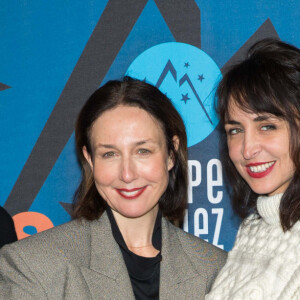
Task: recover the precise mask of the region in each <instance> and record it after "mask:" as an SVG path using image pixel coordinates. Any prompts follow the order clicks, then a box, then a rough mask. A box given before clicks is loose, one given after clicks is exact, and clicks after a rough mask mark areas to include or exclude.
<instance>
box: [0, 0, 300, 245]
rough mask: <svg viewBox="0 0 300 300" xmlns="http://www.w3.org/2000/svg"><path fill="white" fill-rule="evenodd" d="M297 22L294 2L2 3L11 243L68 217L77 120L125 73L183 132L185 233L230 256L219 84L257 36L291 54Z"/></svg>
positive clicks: (1, 196)
mask: <svg viewBox="0 0 300 300" xmlns="http://www.w3.org/2000/svg"><path fill="white" fill-rule="evenodd" d="M299 27H300V2H299V1H296V0H295V1H292V0H277V1H273V0H269V1H266V0H248V1H240V0H231V1H223V0H214V1H202V0H109V1H108V0H85V1H80V0H72V1H60V0H53V1H43V0H30V1H29V0H20V1H2V3H1V7H0V28H1V31H0V35H1V39H0V40H1V47H0V59H1V63H0V108H1V109H0V130H1V140H0V147H1V156H0V166H1V167H0V178H1V181H0V205H2V206H4V207H5V208H6V209H7V210H8V212H9V213H10V214H11V215H12V216H13V218H14V221H15V224H16V229H17V234H18V237H19V238H24V237H26V236H28V235H32V234H35V233H36V232H40V231H42V230H45V229H48V228H51V227H53V226H57V225H60V224H62V223H65V222H67V221H69V220H70V212H71V203H72V199H73V195H74V192H75V190H76V187H77V185H78V183H79V181H80V169H79V166H78V163H77V160H76V155H75V147H74V123H75V119H76V116H77V114H78V112H79V110H80V108H81V107H82V105H83V103H84V102H85V101H86V99H87V98H88V96H89V95H91V93H92V92H93V91H94V90H95V89H97V88H98V87H99V86H101V85H103V84H104V83H105V82H107V81H108V80H110V79H116V78H121V77H122V76H124V75H125V74H127V75H130V76H132V77H135V78H139V79H142V80H146V81H147V82H150V83H152V84H154V85H156V86H157V87H158V88H159V89H161V91H163V92H164V93H166V94H167V96H168V97H169V98H170V99H171V100H172V102H173V104H174V105H175V107H176V108H177V110H178V111H179V112H180V114H181V116H182V117H183V119H184V122H185V125H186V127H187V132H188V146H189V170H190V176H189V177H190V187H189V206H188V210H187V213H186V218H185V223H184V229H185V230H186V231H188V232H190V233H192V234H194V235H196V236H200V237H201V238H203V239H205V240H207V241H208V242H210V243H213V244H215V245H217V246H218V247H220V248H223V249H225V250H230V249H231V247H232V245H233V241H234V238H235V235H236V231H237V228H238V225H239V220H238V218H236V217H235V216H234V215H233V212H232V210H231V207H230V200H229V196H228V189H227V187H226V179H225V176H224V170H223V169H222V164H221V162H220V160H219V152H218V142H219V133H218V129H219V120H218V116H217V115H216V114H215V112H214V109H213V101H214V91H215V88H216V84H217V82H218V80H220V78H221V77H222V72H224V69H225V68H226V67H227V66H230V65H232V64H234V63H236V62H237V61H239V60H240V59H242V58H243V56H244V54H245V52H246V50H247V49H248V48H249V46H250V45H252V44H253V43H254V42H255V41H257V40H260V39H262V38H265V37H279V38H280V39H281V40H283V41H286V42H289V43H292V44H294V45H296V46H297V47H299V46H300V36H299Z"/></svg>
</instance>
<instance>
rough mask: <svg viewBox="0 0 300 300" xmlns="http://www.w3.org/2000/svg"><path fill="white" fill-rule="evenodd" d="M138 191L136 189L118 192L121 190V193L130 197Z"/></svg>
mask: <svg viewBox="0 0 300 300" xmlns="http://www.w3.org/2000/svg"><path fill="white" fill-rule="evenodd" d="M139 191H140V189H139V190H136V191H132V192H127V191H120V192H121V194H123V195H124V196H126V197H132V196H134V195H136V194H138V193H139Z"/></svg>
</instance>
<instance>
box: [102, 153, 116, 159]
mask: <svg viewBox="0 0 300 300" xmlns="http://www.w3.org/2000/svg"><path fill="white" fill-rule="evenodd" d="M114 156H115V153H114V152H113V151H109V152H106V153H104V154H103V157H104V158H110V157H114Z"/></svg>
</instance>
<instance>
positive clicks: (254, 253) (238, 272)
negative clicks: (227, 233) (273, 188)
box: [205, 194, 300, 300]
mask: <svg viewBox="0 0 300 300" xmlns="http://www.w3.org/2000/svg"><path fill="white" fill-rule="evenodd" d="M281 196H282V194H278V195H275V196H272V197H262V196H261V197H259V198H258V200H257V209H258V212H259V215H260V216H261V218H257V215H251V216H250V217H249V218H247V219H246V220H245V221H244V222H243V223H242V225H241V226H240V229H239V232H238V234H237V238H236V241H235V244H234V247H233V249H232V250H231V251H230V252H229V254H228V259H227V262H226V264H225V266H224V267H223V269H222V270H221V272H220V273H219V275H218V277H217V279H216V281H215V283H214V285H213V287H212V290H211V292H210V293H209V294H208V295H207V296H206V298H205V299H206V300H221V299H222V300H228V299H234V300H242V299H243V300H254V299H255V300H277V299H278V300H285V299H288V300H291V299H292V300H296V299H297V300H298V299H299V300H300V221H298V222H297V223H296V224H295V225H294V226H293V227H292V229H291V230H290V231H287V232H285V233H284V232H283V230H282V228H281V226H280V221H279V204H280V199H281Z"/></svg>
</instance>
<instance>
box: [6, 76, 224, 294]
mask: <svg viewBox="0 0 300 300" xmlns="http://www.w3.org/2000/svg"><path fill="white" fill-rule="evenodd" d="M75 136H76V147H77V151H78V156H79V161H80V163H81V166H82V175H83V176H82V182H81V184H80V186H79V188H78V191H77V193H76V195H75V203H74V204H75V205H74V218H75V220H73V221H72V222H70V223H67V224H64V225H62V226H58V227H55V228H53V229H51V230H48V231H46V232H43V233H40V234H37V235H35V236H31V237H29V238H27V239H24V240H22V241H20V242H18V243H15V244H13V245H11V246H9V247H4V249H3V251H2V253H1V256H0V266H1V267H0V298H1V296H3V297H4V299H25V298H26V299H55V300H57V299H204V296H205V294H206V293H207V292H208V291H209V290H210V287H211V285H212V282H213V280H214V278H215V276H216V275H217V273H218V271H219V269H220V268H221V267H222V266H223V264H224V263H225V259H226V255H225V253H224V252H223V251H222V250H220V249H218V248H216V247H214V246H212V245H210V244H208V243H206V242H204V241H202V240H201V239H199V238H197V237H195V236H192V235H190V234H188V233H186V232H184V231H183V230H181V229H179V228H178V227H175V226H174V225H172V224H171V223H170V221H179V222H180V221H182V219H183V214H184V211H185V208H186V204H187V142H186V133H185V128H184V124H183V121H182V119H181V117H180V116H179V114H178V112H177V111H176V110H175V108H174V107H173V105H172V104H171V102H170V100H169V99H168V98H167V97H166V96H165V95H164V94H162V93H161V92H160V91H159V90H158V89H157V88H155V87H153V86H152V85H149V84H147V83H145V82H141V81H138V80H134V79H131V78H128V77H126V78H124V80H122V81H117V80H115V81H110V82H108V83H107V84H105V85H104V86H103V87H101V88H100V89H98V90H97V91H96V92H95V93H94V94H93V95H92V96H91V97H90V98H89V99H88V101H87V102H86V104H85V105H84V107H83V108H82V110H81V112H80V114H79V117H78V120H77V123H76V130H75ZM1 299H3V298H1Z"/></svg>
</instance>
